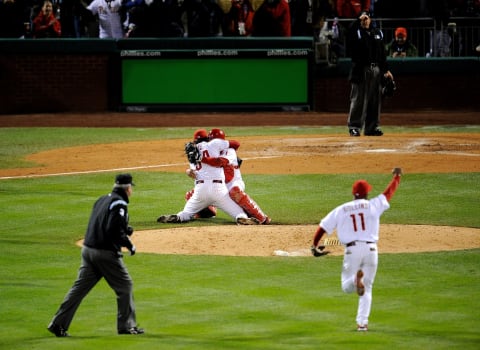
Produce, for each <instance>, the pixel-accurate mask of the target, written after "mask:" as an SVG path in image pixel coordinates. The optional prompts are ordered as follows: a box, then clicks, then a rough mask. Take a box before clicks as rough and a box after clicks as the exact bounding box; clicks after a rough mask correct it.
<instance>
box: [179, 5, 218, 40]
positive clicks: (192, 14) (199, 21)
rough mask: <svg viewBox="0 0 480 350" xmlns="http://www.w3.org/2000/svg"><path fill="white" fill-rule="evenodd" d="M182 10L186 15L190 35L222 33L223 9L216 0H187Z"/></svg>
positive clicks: (215, 34)
mask: <svg viewBox="0 0 480 350" xmlns="http://www.w3.org/2000/svg"><path fill="white" fill-rule="evenodd" d="M181 12H182V13H185V15H186V21H187V36H188V37H212V36H219V35H220V30H221V25H222V18H223V11H222V9H221V8H220V6H219V5H218V4H217V3H216V2H215V0H185V1H184V2H183V5H182V7H181Z"/></svg>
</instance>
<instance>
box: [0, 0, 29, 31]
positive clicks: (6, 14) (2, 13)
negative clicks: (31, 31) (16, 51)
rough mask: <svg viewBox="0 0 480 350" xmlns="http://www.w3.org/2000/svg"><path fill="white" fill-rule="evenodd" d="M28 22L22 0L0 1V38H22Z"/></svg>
mask: <svg viewBox="0 0 480 350" xmlns="http://www.w3.org/2000/svg"><path fill="white" fill-rule="evenodd" d="M29 22H30V20H29V16H28V14H27V13H26V7H25V4H24V3H23V0H4V1H3V2H2V1H0V38H22V37H24V36H25V32H26V30H27V25H28V26H30V23H29Z"/></svg>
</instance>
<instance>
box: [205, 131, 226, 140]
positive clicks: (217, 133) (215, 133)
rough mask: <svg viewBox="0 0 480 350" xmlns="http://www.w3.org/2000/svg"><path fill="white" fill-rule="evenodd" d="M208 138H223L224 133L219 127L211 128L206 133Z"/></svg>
mask: <svg viewBox="0 0 480 350" xmlns="http://www.w3.org/2000/svg"><path fill="white" fill-rule="evenodd" d="M208 138H209V139H210V140H213V139H222V140H225V133H224V132H223V130H221V129H212V130H210V132H209V134H208Z"/></svg>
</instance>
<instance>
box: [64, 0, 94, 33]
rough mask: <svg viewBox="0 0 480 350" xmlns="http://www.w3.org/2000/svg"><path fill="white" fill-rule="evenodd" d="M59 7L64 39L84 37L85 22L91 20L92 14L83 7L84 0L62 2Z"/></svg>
mask: <svg viewBox="0 0 480 350" xmlns="http://www.w3.org/2000/svg"><path fill="white" fill-rule="evenodd" d="M59 6H60V14H61V16H60V23H61V25H62V37H64V38H80V37H84V36H85V34H86V31H85V22H87V21H88V20H91V17H92V14H91V13H90V11H88V10H86V9H85V7H84V6H83V5H82V0H62V2H61V3H60V5H59Z"/></svg>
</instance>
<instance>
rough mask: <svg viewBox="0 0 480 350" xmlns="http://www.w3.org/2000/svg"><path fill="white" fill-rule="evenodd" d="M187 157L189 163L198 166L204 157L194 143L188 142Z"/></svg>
mask: <svg viewBox="0 0 480 350" xmlns="http://www.w3.org/2000/svg"><path fill="white" fill-rule="evenodd" d="M185 155H186V156H187V159H188V162H189V163H192V164H197V163H200V162H201V161H202V155H201V154H200V151H199V150H198V148H197V146H196V145H195V143H193V142H188V143H186V144H185Z"/></svg>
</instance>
